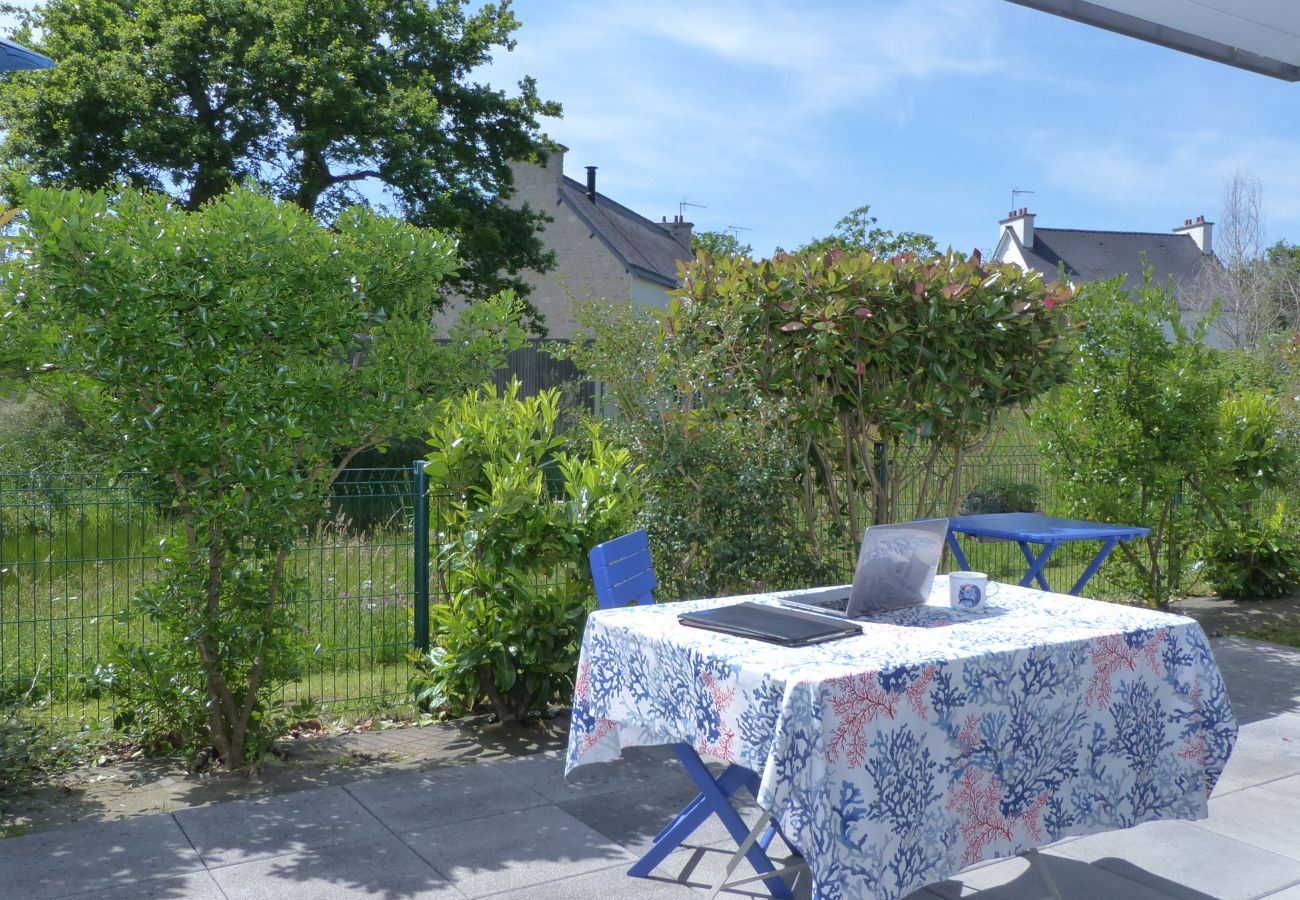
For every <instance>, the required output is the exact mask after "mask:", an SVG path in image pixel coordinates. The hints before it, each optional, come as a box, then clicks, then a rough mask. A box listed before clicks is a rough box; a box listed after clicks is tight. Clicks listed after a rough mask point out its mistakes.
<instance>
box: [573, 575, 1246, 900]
mask: <svg viewBox="0 0 1300 900" xmlns="http://www.w3.org/2000/svg"><path fill="white" fill-rule="evenodd" d="M947 594H948V589H947V579H946V578H944V577H942V576H940V577H939V578H937V579H935V585H934V594H933V596H932V599H931V605H929V606H922V607H916V608H913V609H910V610H902V611H898V612H894V613H889V614H886V615H884V616H881V617H877V618H876V619H874V620H872V621H869V622H864V623H863V628H864V633H863V634H862V636H861V637H854V638H849V639H845V640H838V641H832V642H829V643H825V644H820V645H817V646H813V647H800V648H786V647H780V646H776V645H772V644H765V643H761V642H758V641H752V640H746V639H742V638H736V637H730V636H726V635H722V634H716V633H713V632H708V631H702V630H699V629H694V628H688V627H685V626H683V625H681V624H679V623H678V621H677V616H678V614H680V613H682V612H685V611H687V610H691V609H701V608H705V607H709V606H717V605H721V604H723V603H728V602H735V601H736V600H737V599H757V600H763V599H764V595H758V596H756V597H746V598H730V599H715V600H704V601H694V602H688V603H670V604H660V605H657V606H642V607H630V608H625V609H616V610H605V611H600V612H596V613H593V614H592V615H591V617H590V619H589V620H588V622H587V629H586V633H585V635H584V636H583V641H582V658H581V663H580V666H579V671H578V678H577V684H576V690H575V696H574V701H573V720H572V729H571V732H570V735H569V747H568V765H567V768H568V769H569V770H572V769H573V768H574V767H575V766H579V765H582V764H583V763H588V762H596V761H600V760H608V759H613V758H615V757H617V756H618V755H619V752H620V750H621V748H622V747H626V746H633V745H648V744H667V743H673V742H677V741H685V742H688V743H691V744H693V745H694V746H695V747H696V748H697V749H698V750H699V751H700V752H701V753H707V754H710V755H712V756H714V757H717V758H719V759H723V760H727V761H730V762H739V763H740V764H742V765H744V766H747V767H749V768H751V769H753V770H754V771H756V772H760V773H761V774H762V787H761V790H760V792H759V793H760V796H759V798H758V801H759V804H760V805H761V806H763V808H765V809H768V810H770V811H772V813H773V814H774V816H775V818H776V819H777V821H778V822H780V824H781V829H782V831H783V833H784V834H785V835H786V837H787V838H788V839H789V840H790V841H791V842H792V843H793V844H795V845H796V846H797V847H799V849H800V850H801V851H802V852H803V854H804V856H805V858H806V859H807V860H808V863H809V865H810V866H811V868H812V872H813V876H814V878H815V879H816V882H817V885H818V889H819V892H820V895H821V897H823V898H825V900H835V898H875V900H892V898H895V897H899V896H902V895H904V894H906V893H908V892H909V891H911V890H914V889H916V888H919V887H921V886H922V885H925V884H929V883H932V882H935V881H940V880H942V879H944V878H947V877H948V876H950V875H952V874H955V873H956V872H958V871H960V870H961V869H963V868H965V867H967V866H969V865H971V864H972V863H975V862H978V861H979V860H982V859H988V858H992V857H998V856H1010V855H1014V854H1017V853H1022V852H1024V851H1026V850H1028V849H1030V848H1033V847H1036V846H1040V845H1043V844H1047V843H1050V842H1052V841H1055V840H1058V839H1060V838H1063V837H1067V836H1070V835H1078V834H1088V833H1092V832H1097V831H1105V830H1109V829H1114V828H1127V827H1129V826H1132V825H1137V824H1139V823H1141V822H1145V821H1147V820H1149V819H1175V818H1177V819H1198V818H1203V817H1204V816H1205V815H1206V812H1207V799H1208V797H1209V794H1210V791H1211V790H1212V789H1213V787H1214V784H1215V782H1216V781H1217V780H1218V777H1219V774H1220V773H1221V772H1222V771H1223V766H1224V763H1225V762H1226V761H1227V758H1228V754H1229V752H1230V751H1231V750H1232V746H1233V744H1234V742H1235V741H1236V735H1237V723H1236V719H1235V717H1234V716H1233V713H1232V707H1231V706H1230V704H1229V702H1228V696H1227V693H1226V691H1225V689H1224V685H1223V679H1222V677H1221V676H1220V674H1219V670H1218V667H1217V665H1216V664H1215V662H1214V656H1213V654H1212V653H1211V651H1210V647H1209V645H1208V644H1207V642H1206V639H1205V635H1204V633H1203V632H1202V631H1201V628H1200V626H1199V625H1198V624H1197V623H1196V622H1195V621H1193V620H1192V619H1188V618H1183V617H1181V616H1173V615H1169V614H1165V613H1159V612H1154V611H1151V610H1147V609H1138V608H1133V607H1126V606H1118V605H1113V604H1108V603H1101V602H1097V601H1092V600H1085V599H1083V598H1080V597H1071V596H1066V595H1063V594H1051V593H1045V592H1042V591H1036V590H1032V589H1029V588H1020V587H1014V586H1009V585H1001V586H1000V590H999V591H998V593H997V594H996V596H994V597H993V598H991V599H990V600H989V604H990V608H989V609H988V610H986V611H984V612H982V613H964V612H958V611H955V610H951V609H949V608H948V606H947V603H946V602H942V603H941V601H946V598H947ZM768 599H770V597H769V598H768Z"/></svg>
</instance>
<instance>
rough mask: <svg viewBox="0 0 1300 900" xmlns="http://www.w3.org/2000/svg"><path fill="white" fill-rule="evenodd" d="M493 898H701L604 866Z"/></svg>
mask: <svg viewBox="0 0 1300 900" xmlns="http://www.w3.org/2000/svg"><path fill="white" fill-rule="evenodd" d="M487 896H488V897H490V898H491V900H545V898H550V897H556V898H559V897H563V898H564V900H610V898H612V897H617V898H618V900H699V896H700V895H699V894H698V893H697V892H696V891H695V890H694V889H692V888H690V887H687V886H686V885H681V884H675V883H673V882H668V881H661V880H655V879H650V878H628V877H627V876H625V875H624V874H623V872H622V869H619V868H615V869H601V870H600V871H598V872H591V873H589V874H587V875H578V876H576V877H573V878H565V879H563V880H562V881H554V882H550V883H549V884H538V885H533V886H531V887H526V888H520V889H518V890H513V891H506V892H504V893H501V894H488V895H487Z"/></svg>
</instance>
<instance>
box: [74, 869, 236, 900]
mask: <svg viewBox="0 0 1300 900" xmlns="http://www.w3.org/2000/svg"><path fill="white" fill-rule="evenodd" d="M71 896H72V897H75V898H76V900H228V898H227V896H226V894H224V893H222V890H221V888H220V887H218V886H217V882H216V880H215V879H214V878H213V877H212V874H211V873H210V872H207V871H202V872H194V873H191V874H189V875H174V876H169V877H167V878H151V879H149V880H148V881H137V882H134V883H132V884H124V885H121V886H120V887H115V888H109V889H108V890H106V891H91V892H90V893H89V894H74V895H71Z"/></svg>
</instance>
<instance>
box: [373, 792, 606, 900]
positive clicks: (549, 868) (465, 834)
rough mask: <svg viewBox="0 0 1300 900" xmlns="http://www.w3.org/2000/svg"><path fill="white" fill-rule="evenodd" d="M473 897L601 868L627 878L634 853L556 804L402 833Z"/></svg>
mask: <svg viewBox="0 0 1300 900" xmlns="http://www.w3.org/2000/svg"><path fill="white" fill-rule="evenodd" d="M398 836H399V837H400V838H401V839H402V840H403V841H404V842H405V843H406V844H407V846H409V847H410V848H411V849H413V850H414V851H415V852H416V853H418V854H420V856H421V857H422V858H423V859H424V860H425V861H426V862H428V863H429V864H430V865H431V866H433V867H434V868H435V869H437V870H438V872H439V873H441V874H442V875H443V876H444V877H446V879H447V880H448V881H450V882H451V883H452V884H453V885H455V886H456V887H457V888H458V889H459V890H460V891H461V892H462V893H463V894H465V895H466V896H467V897H483V896H487V895H488V894H493V893H502V892H505V891H508V890H518V889H520V888H526V887H531V886H535V885H541V884H547V883H550V882H554V881H558V880H559V879H561V878H564V879H567V878H572V877H575V876H578V875H585V874H587V873H589V872H593V871H596V870H599V869H613V873H614V874H616V875H618V877H621V872H622V869H623V868H626V867H627V866H629V865H631V863H632V857H631V856H630V855H629V854H628V853H627V851H625V850H624V849H623V848H622V847H620V846H619V845H618V844H616V843H615V842H613V841H611V840H610V839H609V838H607V837H605V836H604V835H602V834H600V833H599V832H597V831H595V830H594V829H592V828H589V827H588V826H586V825H584V824H583V823H582V822H579V821H578V820H577V819H575V818H573V816H570V815H569V814H567V813H565V812H563V811H562V810H559V809H557V808H556V807H554V806H546V807H533V808H531V809H522V810H517V811H514V812H507V813H500V814H498V815H494V816H487V817H485V818H478V819H474V820H473V822H472V823H464V822H457V823H452V824H449V825H440V826H438V827H435V828H425V829H422V830H419V831H412V832H407V833H405V834H400V835H398Z"/></svg>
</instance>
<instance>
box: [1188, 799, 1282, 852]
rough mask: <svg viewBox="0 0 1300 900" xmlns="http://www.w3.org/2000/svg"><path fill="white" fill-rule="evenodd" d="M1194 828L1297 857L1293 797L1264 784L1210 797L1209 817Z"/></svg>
mask: <svg viewBox="0 0 1300 900" xmlns="http://www.w3.org/2000/svg"><path fill="white" fill-rule="evenodd" d="M1196 827H1197V828H1204V829H1205V830H1207V831H1212V832H1214V833H1215V834H1221V835H1224V836H1225V837H1230V838H1233V839H1234V840H1237V841H1240V842H1242V843H1244V844H1252V845H1254V846H1256V847H1260V848H1262V849H1264V850H1269V851H1272V852H1273V853H1278V854H1281V855H1283V856H1287V857H1290V858H1291V859H1297V860H1300V815H1297V804H1296V801H1295V798H1294V797H1289V796H1287V795H1286V794H1280V793H1277V792H1276V791H1273V790H1271V789H1270V788H1268V787H1253V788H1247V789H1245V790H1243V791H1235V792H1233V793H1231V794H1225V795H1224V796H1222V797H1215V798H1213V799H1211V800H1210V817H1209V818H1208V819H1205V820H1204V821H1201V822H1197V823H1196Z"/></svg>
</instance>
